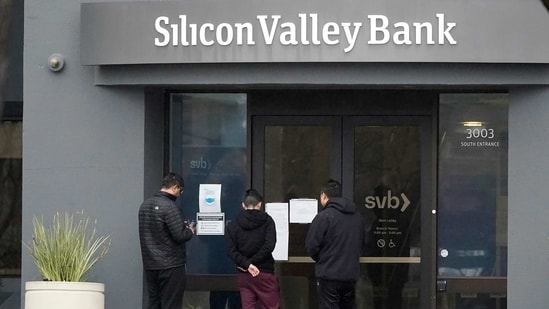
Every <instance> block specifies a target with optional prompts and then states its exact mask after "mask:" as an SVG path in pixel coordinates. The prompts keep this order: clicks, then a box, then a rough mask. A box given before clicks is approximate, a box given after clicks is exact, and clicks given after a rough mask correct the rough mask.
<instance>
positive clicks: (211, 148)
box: [170, 93, 247, 308]
mask: <svg viewBox="0 0 549 309" xmlns="http://www.w3.org/2000/svg"><path fill="white" fill-rule="evenodd" d="M170 103H171V104H170V158H171V162H170V165H171V168H172V169H174V170H176V171H179V172H181V174H182V175H183V177H184V180H185V193H184V194H183V195H182V196H181V197H180V198H179V199H178V200H177V202H178V204H179V205H180V207H181V209H182V212H183V215H184V216H185V218H187V219H194V216H195V214H196V213H197V212H198V211H199V209H198V196H199V194H198V192H199V186H200V184H221V186H222V188H221V191H222V192H221V211H222V212H224V213H225V220H226V223H227V222H229V221H230V220H233V219H234V218H235V217H236V215H237V214H238V213H239V211H240V210H241V197H242V194H243V193H244V191H245V190H246V189H247V188H246V187H245V186H246V159H247V158H246V136H247V135H246V113H247V112H246V95H245V94H237V93H236V94H235V93H231V94H227V93H178V94H172V96H171V102H170ZM235 271H236V270H235V266H234V263H232V261H231V260H230V259H229V258H228V256H227V253H226V242H225V238H224V237H222V236H200V237H194V238H193V239H192V240H191V241H189V242H188V243H187V272H188V273H191V274H214V275H217V274H234V273H235ZM185 294H186V295H185V297H186V298H185V300H184V302H185V304H184V307H189V308H191V307H193V308H195V307H196V308H198V307H201V308H225V304H229V305H232V304H236V305H238V306H240V295H239V293H238V292H231V291H229V292H227V291H211V292H210V293H209V296H208V297H207V298H206V300H203V299H200V298H197V299H194V298H193V297H192V296H194V295H193V293H185ZM187 294H189V295H187Z"/></svg>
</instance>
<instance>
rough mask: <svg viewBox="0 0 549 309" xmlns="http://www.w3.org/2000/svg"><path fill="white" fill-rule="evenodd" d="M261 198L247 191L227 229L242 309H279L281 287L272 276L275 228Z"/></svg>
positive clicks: (229, 251)
mask: <svg viewBox="0 0 549 309" xmlns="http://www.w3.org/2000/svg"><path fill="white" fill-rule="evenodd" d="M262 200H263V198H262V197H261V195H260V194H259V193H258V192H257V191H255V190H248V191H246V194H245V195H244V198H243V201H242V208H244V210H243V211H242V212H240V214H239V215H238V217H237V218H236V220H235V221H232V222H231V223H230V224H229V226H228V227H227V234H228V237H227V238H228V239H227V242H228V254H229V257H230V258H231V259H232V260H233V262H234V263H235V264H236V266H237V268H238V270H239V274H238V288H239V290H240V298H241V300H242V309H255V308H256V304H257V302H258V301H259V303H260V304H261V306H262V307H261V308H263V309H279V308H280V288H279V285H278V279H277V278H276V276H275V274H274V258H273V254H272V253H273V250H274V248H275V245H276V227H275V223H274V220H273V218H271V216H269V215H268V214H267V213H266V212H264V211H262V210H261V203H262Z"/></svg>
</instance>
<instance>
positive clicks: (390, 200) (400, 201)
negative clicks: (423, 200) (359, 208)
mask: <svg viewBox="0 0 549 309" xmlns="http://www.w3.org/2000/svg"><path fill="white" fill-rule="evenodd" d="M364 206H365V207H366V208H368V209H373V208H380V209H384V208H387V209H400V212H404V211H406V208H408V206H410V200H409V199H408V197H407V196H406V194H404V193H401V194H400V198H399V195H393V194H392V192H391V190H389V191H387V195H384V196H373V195H370V196H367V197H366V198H365V199H364Z"/></svg>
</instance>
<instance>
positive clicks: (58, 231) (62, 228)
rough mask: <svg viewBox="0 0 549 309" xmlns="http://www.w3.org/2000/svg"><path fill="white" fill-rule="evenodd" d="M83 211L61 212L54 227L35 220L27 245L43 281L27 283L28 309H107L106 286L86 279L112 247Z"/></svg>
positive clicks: (35, 218)
mask: <svg viewBox="0 0 549 309" xmlns="http://www.w3.org/2000/svg"><path fill="white" fill-rule="evenodd" d="M95 224H96V221H94V222H93V224H92V221H91V219H90V218H89V217H88V216H85V215H84V213H83V212H76V213H68V212H63V213H57V214H55V215H54V217H53V221H52V222H51V224H49V223H46V222H45V221H44V219H43V218H38V217H33V220H32V225H33V235H32V242H31V243H30V244H25V246H26V247H27V248H28V251H29V254H30V255H31V257H32V259H33V261H34V264H35V265H36V267H37V268H38V271H39V272H40V274H41V276H42V279H43V280H42V281H29V282H26V283H25V309H36V308H41V309H47V308H56V309H65V308H67V309H68V308H79V309H103V308H104V306H105V305H104V303H105V297H104V291H105V286H104V284H103V283H98V282H86V276H87V275H88V273H89V272H90V270H91V269H92V268H93V266H94V265H95V264H96V263H97V262H98V261H99V260H101V258H103V257H104V256H105V254H106V253H107V252H108V250H109V247H110V236H108V235H106V236H97V234H96V229H95Z"/></svg>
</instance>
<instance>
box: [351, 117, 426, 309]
mask: <svg viewBox="0 0 549 309" xmlns="http://www.w3.org/2000/svg"><path fill="white" fill-rule="evenodd" d="M354 147H355V152H354V153H355V155H354V173H355V174H354V183H355V185H354V188H355V189H354V191H355V192H354V200H355V203H356V204H357V206H359V207H358V208H359V209H360V210H361V211H362V212H363V215H364V216H365V218H367V222H368V223H369V229H370V236H371V242H370V248H369V252H367V256H375V257H383V258H387V257H397V258H398V257H410V256H420V249H419V248H420V243H419V242H420V222H419V220H420V204H419V197H420V161H421V160H420V130H419V127H416V126H361V127H356V129H355V146H354ZM360 206H362V207H360ZM365 268H366V271H363V273H364V274H367V276H365V277H366V278H367V279H368V280H369V281H371V284H372V294H373V308H376V309H385V308H391V309H393V308H397V309H398V308H417V306H419V292H418V291H419V280H420V277H419V264H409V263H381V262H380V263H369V264H366V267H365ZM366 278H365V279H366ZM368 308H371V307H368Z"/></svg>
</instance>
